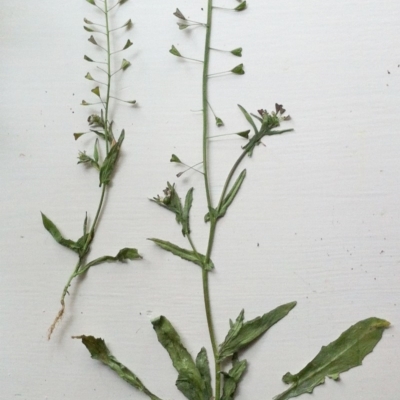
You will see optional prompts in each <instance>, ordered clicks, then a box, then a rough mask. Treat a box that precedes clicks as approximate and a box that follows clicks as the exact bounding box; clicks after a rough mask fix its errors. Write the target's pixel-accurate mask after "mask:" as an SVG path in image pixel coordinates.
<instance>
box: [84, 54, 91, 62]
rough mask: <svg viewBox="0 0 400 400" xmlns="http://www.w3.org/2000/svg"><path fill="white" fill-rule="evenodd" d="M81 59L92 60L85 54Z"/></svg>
mask: <svg viewBox="0 0 400 400" xmlns="http://www.w3.org/2000/svg"><path fill="white" fill-rule="evenodd" d="M83 59H84V60H86V61H89V62H93V60H92V59H91V58H90V57H88V56H86V55H85V56H83Z"/></svg>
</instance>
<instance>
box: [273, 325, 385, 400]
mask: <svg viewBox="0 0 400 400" xmlns="http://www.w3.org/2000/svg"><path fill="white" fill-rule="evenodd" d="M389 325H390V323H389V322H388V321H385V320H383V319H379V318H368V319H365V320H363V321H359V322H357V323H356V324H355V325H353V326H351V327H350V328H349V329H347V330H346V331H345V332H343V333H342V334H341V335H340V336H339V338H338V339H336V340H335V341H333V342H331V343H330V344H328V346H323V347H322V348H321V351H320V352H319V353H318V354H317V356H316V357H315V358H314V359H313V360H312V361H311V362H310V363H309V364H307V365H306V366H305V368H303V369H302V370H301V371H300V372H299V373H297V374H295V375H292V374H291V373H289V372H288V373H287V374H285V375H284V376H283V378H282V379H283V381H284V382H285V383H287V384H292V386H291V387H290V388H289V389H288V390H286V391H285V392H283V393H281V394H280V395H278V396H276V397H274V400H287V399H291V398H292V397H297V396H300V395H301V394H303V393H312V392H313V390H314V388H315V387H316V386H318V385H322V384H323V383H324V382H325V378H326V377H328V378H331V379H334V380H337V379H339V375H340V374H341V373H342V372H346V371H348V370H349V369H351V368H354V367H357V366H359V365H361V364H362V361H363V359H364V358H365V357H366V356H367V355H368V354H369V353H371V352H372V351H373V350H374V347H375V346H376V345H377V344H378V342H379V341H380V340H381V338H382V335H383V331H384V330H385V329H387V328H388V327H389Z"/></svg>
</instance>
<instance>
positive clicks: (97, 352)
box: [77, 335, 160, 400]
mask: <svg viewBox="0 0 400 400" xmlns="http://www.w3.org/2000/svg"><path fill="white" fill-rule="evenodd" d="M77 339H81V340H82V343H83V344H84V345H85V346H86V348H87V349H88V350H89V353H90V355H91V356H92V358H93V359H95V360H98V361H100V362H102V363H103V364H105V365H107V366H108V367H109V368H111V369H112V370H113V371H115V372H116V373H117V374H118V375H119V376H120V377H121V378H122V379H123V380H124V381H125V382H127V383H129V384H130V385H131V386H133V387H134V388H136V389H138V390H139V391H140V392H143V393H144V394H146V395H147V396H148V397H149V398H150V399H151V400H160V399H159V398H158V397H157V396H156V395H154V394H153V393H151V392H150V391H149V390H148V389H147V388H146V386H145V385H144V384H143V383H142V381H141V380H140V379H139V378H138V377H137V376H136V375H135V374H134V373H133V372H132V371H131V370H130V369H128V368H127V367H125V365H123V364H121V363H120V362H119V361H118V360H117V359H116V358H115V357H114V356H113V355H112V354H111V352H110V350H108V348H107V346H106V344H105V343H104V340H103V339H100V338H95V337H93V336H85V335H83V336H79V337H77Z"/></svg>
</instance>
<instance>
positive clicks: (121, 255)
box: [79, 247, 143, 274]
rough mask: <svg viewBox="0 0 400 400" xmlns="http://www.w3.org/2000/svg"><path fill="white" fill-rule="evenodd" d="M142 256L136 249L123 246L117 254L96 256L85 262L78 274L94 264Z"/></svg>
mask: <svg viewBox="0 0 400 400" xmlns="http://www.w3.org/2000/svg"><path fill="white" fill-rule="evenodd" d="M142 258H143V257H142V256H141V255H140V254H139V253H138V251H137V249H132V248H129V247H125V248H123V249H121V250H120V251H119V252H118V254H117V255H116V256H115V257H113V256H103V257H99V258H96V259H95V260H93V261H91V262H89V263H87V264H86V265H85V266H84V267H82V268H81V269H80V270H79V274H83V273H85V272H86V271H87V270H88V269H89V268H91V267H94V266H95V265H99V264H104V263H105V262H116V261H119V262H125V261H126V260H141V259H142Z"/></svg>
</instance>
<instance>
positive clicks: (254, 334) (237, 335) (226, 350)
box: [218, 301, 296, 361]
mask: <svg viewBox="0 0 400 400" xmlns="http://www.w3.org/2000/svg"><path fill="white" fill-rule="evenodd" d="M295 305H296V302H295V301H294V302H292V303H287V304H283V305H281V306H279V307H277V308H275V309H274V310H272V311H270V312H268V313H266V314H264V315H263V316H262V317H257V318H255V319H252V320H251V321H248V322H244V310H242V311H241V312H240V314H239V316H238V317H237V318H236V322H235V323H233V324H232V325H231V328H230V329H229V332H228V334H227V335H226V338H225V340H224V342H223V343H222V344H221V345H220V349H219V352H218V360H219V361H223V360H224V359H225V358H227V357H229V356H232V355H233V354H234V353H237V352H238V351H239V350H241V349H243V348H244V347H246V346H247V345H249V344H250V343H251V342H254V341H255V340H256V339H257V338H259V337H260V336H261V335H263V334H264V333H265V332H266V331H267V330H268V329H269V328H271V327H272V326H273V325H275V324H276V323H277V322H279V321H280V320H281V319H282V318H284V317H286V315H287V314H288V313H289V312H290V311H291V310H292V308H293V307H294V306H295Z"/></svg>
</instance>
